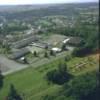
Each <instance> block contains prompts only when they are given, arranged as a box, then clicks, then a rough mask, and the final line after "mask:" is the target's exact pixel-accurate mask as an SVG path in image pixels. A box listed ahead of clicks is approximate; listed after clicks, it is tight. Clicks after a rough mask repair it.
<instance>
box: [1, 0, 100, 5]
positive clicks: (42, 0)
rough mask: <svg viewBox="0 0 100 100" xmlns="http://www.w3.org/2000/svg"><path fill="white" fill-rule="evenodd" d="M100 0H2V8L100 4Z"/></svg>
mask: <svg viewBox="0 0 100 100" xmlns="http://www.w3.org/2000/svg"><path fill="white" fill-rule="evenodd" d="M98 2H99V1H98V0H84V1H81V0H68V1H66V0H55V1H53V0H39V1H34V0H30V1H29V0H26V1H23V0H21V1H19V0H0V6H6V5H46V4H72V3H75V4H77V3H98Z"/></svg>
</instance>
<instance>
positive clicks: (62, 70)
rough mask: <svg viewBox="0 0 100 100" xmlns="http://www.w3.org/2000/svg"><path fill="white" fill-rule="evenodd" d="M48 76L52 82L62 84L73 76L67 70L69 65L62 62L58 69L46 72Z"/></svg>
mask: <svg viewBox="0 0 100 100" xmlns="http://www.w3.org/2000/svg"><path fill="white" fill-rule="evenodd" d="M46 78H47V80H48V81H50V82H52V83H56V84H59V85H61V84H64V83H65V82H67V81H68V80H69V79H70V78H71V75H70V74H69V73H68V71H67V65H66V64H65V63H60V64H59V65H58V69H54V70H52V71H49V72H48V73H47V74H46Z"/></svg>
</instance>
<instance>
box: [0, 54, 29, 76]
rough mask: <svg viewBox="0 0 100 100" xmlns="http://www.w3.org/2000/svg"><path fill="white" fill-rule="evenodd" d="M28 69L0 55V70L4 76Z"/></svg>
mask: <svg viewBox="0 0 100 100" xmlns="http://www.w3.org/2000/svg"><path fill="white" fill-rule="evenodd" d="M26 67H28V65H25V64H20V63H17V62H15V61H13V60H10V59H8V58H7V57H6V56H4V55H0V70H1V71H2V73H3V74H4V75H6V74H9V73H12V72H15V71H19V70H21V69H24V68H26Z"/></svg>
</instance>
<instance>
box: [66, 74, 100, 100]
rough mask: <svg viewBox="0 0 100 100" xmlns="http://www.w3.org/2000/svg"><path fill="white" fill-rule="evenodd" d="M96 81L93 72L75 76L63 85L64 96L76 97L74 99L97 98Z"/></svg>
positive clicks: (94, 99)
mask: <svg viewBox="0 0 100 100" xmlns="http://www.w3.org/2000/svg"><path fill="white" fill-rule="evenodd" d="M98 86H99V85H98V82H97V75H96V73H95V72H93V73H88V74H85V75H81V76H77V77H76V78H74V79H73V80H72V81H70V83H69V84H67V83H66V84H65V85H64V91H66V96H71V97H74V98H76V100H99V99H98Z"/></svg>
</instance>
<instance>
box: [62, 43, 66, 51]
mask: <svg viewBox="0 0 100 100" xmlns="http://www.w3.org/2000/svg"><path fill="white" fill-rule="evenodd" d="M62 50H63V51H64V50H66V44H65V43H64V44H63V45H62Z"/></svg>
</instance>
